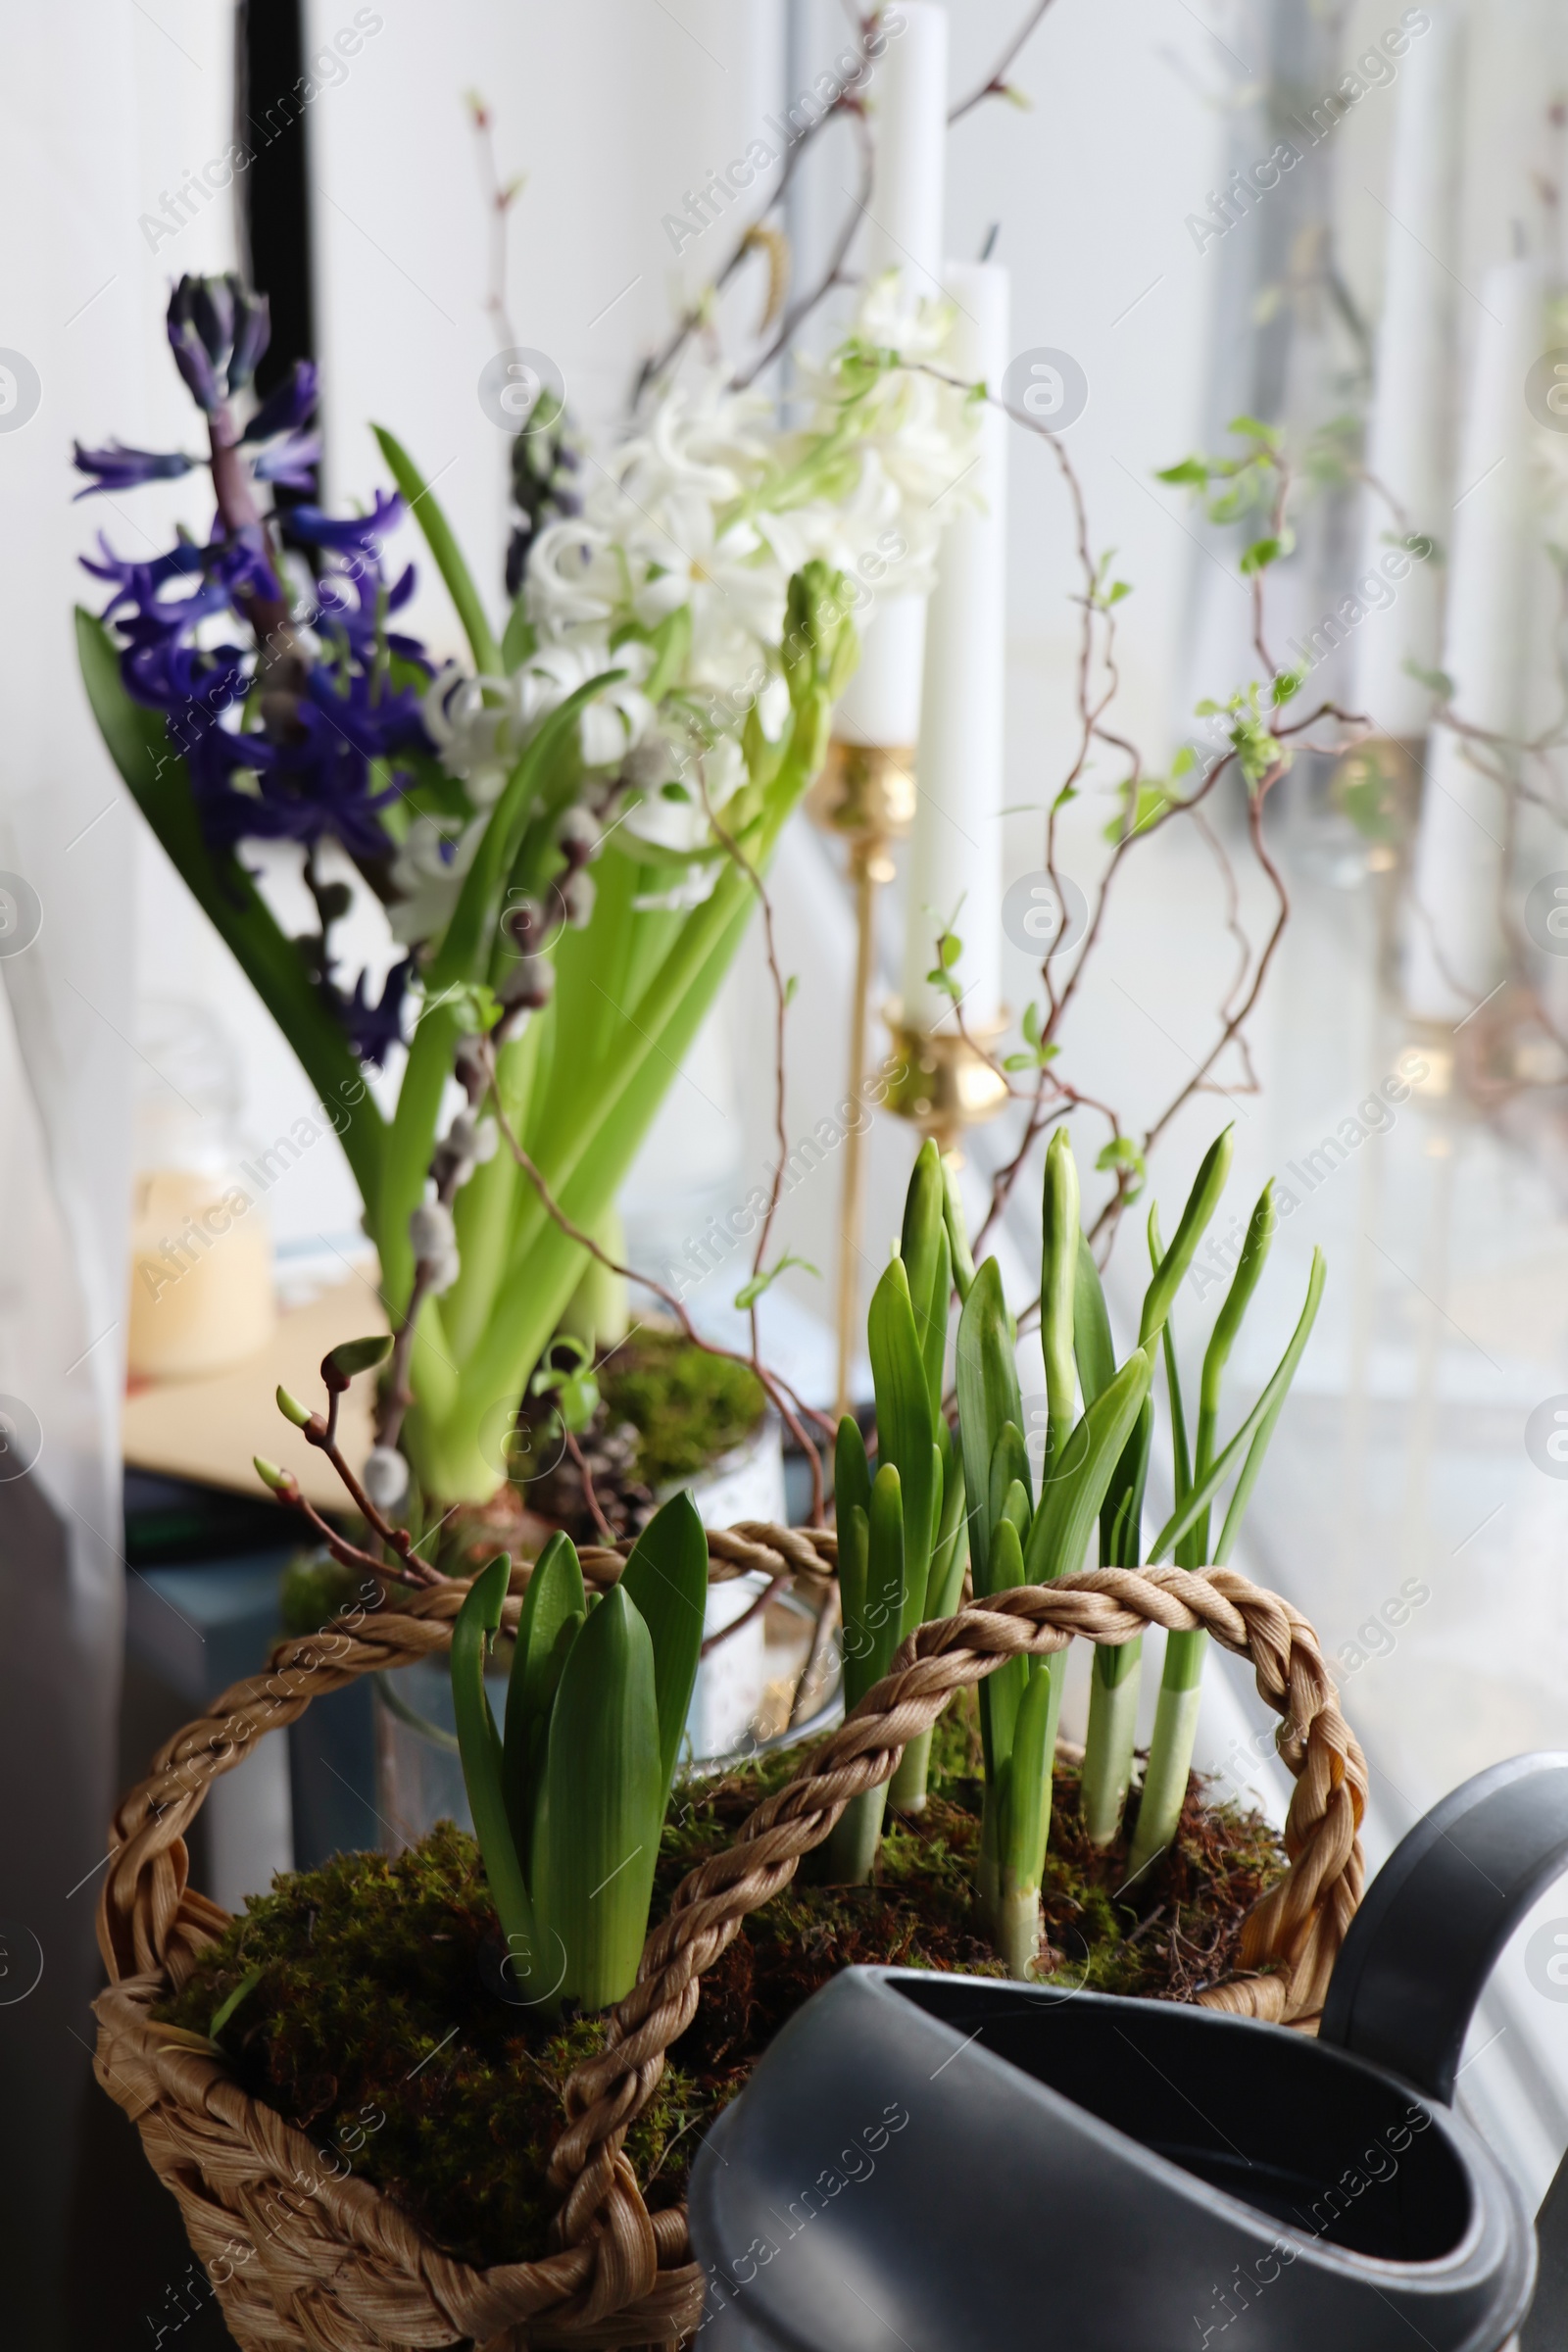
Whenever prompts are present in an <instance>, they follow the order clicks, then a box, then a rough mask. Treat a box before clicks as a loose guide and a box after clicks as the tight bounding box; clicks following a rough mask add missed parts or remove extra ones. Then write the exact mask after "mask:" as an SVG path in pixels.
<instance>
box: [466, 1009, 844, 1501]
mask: <svg viewBox="0 0 1568 2352" xmlns="http://www.w3.org/2000/svg"><path fill="white" fill-rule="evenodd" d="M485 1052H486V1055H487V1058H488V1069H489V1079H490V1100H491V1104H492V1107H493V1110H494V1114H495V1120H496V1124H497V1126H498V1127H499V1129H500V1131H501V1134H502V1136H503V1137H504V1139H505V1141H506V1145H507V1149H508V1151H509V1152H511V1153H512V1156H513V1158H514V1159H515V1161H516V1163H517V1165H518V1167H519V1168H520V1169H521V1170H522V1172H523V1174H524V1175H525V1176H526V1177H527V1179H528V1182H529V1183H530V1184H531V1185H532V1186H533V1188H534V1190H535V1192H536V1193H537V1194H538V1196H539V1199H540V1201H542V1203H543V1204H544V1208H545V1212H546V1214H547V1215H548V1216H549V1217H550V1218H551V1219H552V1221H553V1222H554V1223H555V1224H556V1225H558V1226H559V1227H560V1228H561V1231H562V1232H563V1233H564V1235H565V1236H566V1238H567V1240H568V1241H572V1242H576V1243H577V1244H578V1245H579V1247H580V1248H582V1249H584V1250H587V1251H588V1253H589V1255H590V1256H591V1257H594V1258H597V1259H598V1261H599V1263H600V1264H601V1265H602V1266H604V1267H606V1268H607V1269H608V1271H609V1272H610V1273H612V1274H615V1275H618V1276H619V1278H620V1279H621V1281H622V1282H633V1283H636V1284H637V1286H638V1287H639V1289H641V1290H645V1291H651V1292H652V1293H653V1296H654V1297H655V1298H656V1299H658V1300H659V1301H660V1303H661V1305H662V1306H664V1307H666V1308H667V1309H668V1311H669V1313H670V1314H672V1315H673V1316H674V1318H675V1320H676V1322H677V1323H678V1324H679V1325H680V1329H681V1335H682V1337H683V1338H684V1339H686V1340H689V1341H690V1343H691V1345H692V1346H693V1347H694V1348H703V1349H704V1350H705V1352H706V1353H707V1354H709V1355H717V1356H722V1357H723V1358H724V1359H725V1360H726V1361H727V1362H729V1363H732V1364H745V1365H746V1366H747V1368H748V1370H750V1371H751V1372H753V1373H755V1374H756V1376H757V1378H758V1380H760V1383H761V1385H762V1388H763V1390H764V1391H765V1393H766V1395H767V1396H768V1397H770V1398H771V1400H772V1402H773V1404H774V1406H775V1407H776V1409H777V1411H778V1414H779V1417H780V1419H781V1420H782V1421H783V1423H784V1426H785V1428H786V1429H787V1430H788V1431H789V1433H790V1435H791V1437H792V1438H793V1439H794V1440H795V1443H796V1444H797V1446H800V1448H801V1450H802V1452H803V1453H804V1454H805V1455H806V1457H807V1459H808V1461H809V1463H810V1465H811V1522H810V1523H811V1525H812V1526H813V1527H820V1526H821V1525H822V1523H823V1518H824V1494H825V1490H824V1487H823V1482H822V1462H821V1456H820V1454H819V1452H818V1450H817V1447H816V1446H814V1445H813V1444H812V1442H811V1440H810V1439H809V1437H808V1435H807V1432H806V1427H805V1424H806V1422H808V1421H814V1422H816V1423H817V1424H818V1425H819V1427H820V1428H821V1430H822V1432H823V1434H824V1435H825V1436H831V1435H832V1434H833V1433H832V1423H831V1422H830V1421H829V1419H828V1417H827V1415H826V1414H825V1413H819V1412H817V1411H816V1410H815V1409H814V1407H812V1406H811V1405H809V1404H807V1403H806V1402H805V1401H804V1400H803V1399H802V1398H801V1397H799V1396H798V1395H797V1394H796V1392H795V1390H794V1389H793V1388H792V1387H791V1386H790V1384H789V1382H788V1381H786V1380H785V1379H784V1378H783V1376H782V1374H780V1373H777V1372H774V1371H772V1370H770V1369H769V1367H768V1366H767V1365H766V1364H764V1363H762V1362H761V1361H760V1358H759V1357H757V1356H756V1355H743V1354H742V1353H741V1352H740V1350H739V1349H738V1348H721V1347H720V1346H719V1345H718V1343H717V1342H716V1341H714V1340H707V1339H704V1337H703V1335H702V1333H701V1332H700V1331H698V1329H697V1327H696V1325H695V1324H694V1323H693V1321H692V1319H691V1316H690V1315H689V1314H688V1312H687V1310H686V1303H685V1300H684V1299H681V1298H680V1297H679V1296H678V1295H677V1294H676V1293H675V1292H674V1291H672V1290H670V1289H668V1288H667V1286H666V1285H665V1284H663V1283H662V1282H656V1281H655V1280H654V1279H653V1277H652V1276H651V1275H648V1274H639V1273H638V1272H637V1271H636V1269H635V1268H634V1267H631V1266H624V1265H622V1264H621V1263H620V1261H619V1259H618V1258H614V1257H612V1255H611V1254H610V1251H609V1250H606V1249H605V1248H604V1247H603V1245H602V1244H601V1243H599V1242H597V1241H596V1240H595V1239H594V1237H593V1235H592V1234H591V1233H585V1232H584V1231H583V1229H582V1227H581V1226H580V1225H576V1224H574V1223H573V1222H572V1220H571V1218H570V1217H568V1216H567V1214H566V1212H565V1210H564V1208H563V1207H562V1205H561V1203H560V1201H558V1200H557V1199H556V1197H555V1195H554V1194H553V1193H552V1192H551V1190H550V1187H549V1185H548V1184H547V1183H546V1182H545V1178H544V1173H543V1170H542V1169H541V1168H540V1167H539V1166H538V1164H537V1162H536V1161H535V1160H534V1158H533V1157H532V1155H531V1154H530V1153H529V1152H528V1151H527V1150H526V1149H525V1147H524V1145H523V1143H522V1141H521V1139H520V1137H519V1136H518V1134H517V1132H516V1129H515V1127H514V1126H513V1124H512V1121H511V1119H510V1118H509V1117H508V1116H507V1108H506V1104H505V1103H503V1102H502V1100H501V1090H500V1087H499V1085H498V1083H497V1079H496V1069H495V1058H494V1055H493V1054H489V1051H488V1048H486V1049H485Z"/></svg>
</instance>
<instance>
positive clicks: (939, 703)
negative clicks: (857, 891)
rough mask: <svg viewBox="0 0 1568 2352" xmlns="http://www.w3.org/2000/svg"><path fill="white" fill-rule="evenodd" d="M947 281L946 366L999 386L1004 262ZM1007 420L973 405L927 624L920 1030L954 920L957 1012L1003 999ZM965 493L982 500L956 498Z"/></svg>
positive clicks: (1006, 296) (930, 1015)
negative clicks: (973, 442) (975, 416)
mask: <svg viewBox="0 0 1568 2352" xmlns="http://www.w3.org/2000/svg"><path fill="white" fill-rule="evenodd" d="M944 287H945V291H946V292H947V294H948V296H949V298H950V300H951V301H952V302H953V303H954V305H955V311H956V319H955V327H954V332H953V336H952V339H951V342H950V344H949V347H948V349H947V351H946V352H945V354H944V355H943V365H944V367H945V368H947V369H948V371H950V372H951V373H953V374H955V375H961V376H963V377H964V378H965V379H966V380H968V381H970V382H975V381H979V380H981V379H982V378H983V379H984V381H985V382H986V383H987V384H988V385H989V386H990V388H991V390H992V391H993V392H996V391H998V390H999V389H1000V387H1001V383H1002V377H1003V372H1004V370H1005V368H1006V365H1007V360H1008V356H1009V353H1008V332H1009V313H1010V288H1009V283H1008V276H1007V272H1006V270H1005V269H1003V268H1002V266H1001V265H1000V264H999V263H996V262H950V263H949V265H948V267H947V270H946V271H945V272H944ZM1010 430H1011V427H1010V425H1009V424H1008V421H1007V419H1006V417H1005V416H1004V415H1003V414H1002V412H1001V410H1000V409H997V408H993V407H987V408H986V409H985V410H984V411H983V412H982V415H981V419H980V427H979V438H978V444H977V448H976V452H975V456H974V459H973V461H972V463H973V471H972V472H968V474H967V478H963V477H960V479H959V480H958V481H957V482H956V483H955V485H954V489H953V494H952V495H953V502H954V506H955V512H954V515H953V517H952V519H951V520H950V521H949V523H948V525H947V527H946V529H945V530H944V532H943V534H942V545H941V549H940V551H939V554H938V557H937V584H936V587H935V589H934V590H933V592H932V597H931V610H930V614H929V618H928V623H927V630H926V659H925V688H924V695H923V698H922V702H921V708H920V732H919V737H918V746H919V748H918V752H917V754H916V760H915V772H916V781H917V786H918V791H917V795H916V800H915V811H914V825H913V828H912V831H911V834H910V840H909V866H908V899H907V919H906V928H905V953H904V975H903V980H904V1011H905V1018H906V1019H907V1020H909V1021H912V1022H913V1023H914V1024H915V1025H916V1026H917V1027H919V1028H922V1029H927V1030H929V1029H933V1028H935V1027H936V1026H937V1025H938V1024H939V1022H942V1021H943V1019H944V1016H949V1015H951V1006H950V1005H949V1001H948V999H947V997H946V996H944V995H943V994H942V992H941V991H940V990H937V989H934V988H933V987H932V986H931V985H930V983H929V981H928V980H927V979H926V974H927V972H929V971H930V970H931V969H932V968H933V966H934V963H935V959H936V941H937V935H938V933H939V931H941V930H942V928H943V927H944V926H945V925H946V924H948V923H950V922H953V923H954V928H955V929H956V934H957V936H958V937H959V938H960V939H961V940H962V942H963V954H962V957H961V959H960V961H959V963H958V965H957V968H956V977H957V980H958V982H959V984H960V986H961V988H962V990H963V1016H964V1021H965V1023H966V1024H967V1025H969V1026H974V1025H976V1024H980V1025H983V1024H985V1023H987V1022H989V1021H991V1020H992V1019H994V1017H995V1016H996V1013H997V1011H998V1010H999V1008H1000V1005H1001V999H1002V942H1001V912H1002V806H1003V756H1004V719H1005V690H1006V564H1007V527H1006V500H1007V436H1008V433H1009V432H1010ZM971 494H977V496H978V499H979V501H980V503H979V504H978V505H971V504H968V503H962V504H960V503H959V502H960V501H967V500H968V499H969V497H970V496H971ZM955 915H956V922H955V921H954V918H955ZM948 1025H950V1026H951V1025H952V1024H951V1018H950V1019H949V1024H948Z"/></svg>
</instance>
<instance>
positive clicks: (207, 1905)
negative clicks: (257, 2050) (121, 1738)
mask: <svg viewBox="0 0 1568 2352" xmlns="http://www.w3.org/2000/svg"><path fill="white" fill-rule="evenodd" d="M629 1549H630V1546H629V1545H628V1546H626V1549H625V1550H621V1549H614V1550H612V1549H609V1548H606V1547H604V1546H601V1545H595V1544H585V1545H584V1546H583V1547H582V1550H581V1551H580V1553H579V1555H578V1556H579V1558H580V1560H581V1562H582V1570H583V1575H584V1577H585V1579H586V1580H587V1582H588V1583H589V1584H591V1585H593V1586H595V1587H598V1588H600V1589H603V1588H604V1587H605V1586H608V1585H612V1584H613V1583H614V1581H615V1579H616V1578H617V1577H618V1576H619V1574H620V1572H621V1570H622V1568H624V1566H625V1564H626V1550H629ZM708 1553H709V1575H710V1579H711V1582H713V1583H720V1582H723V1581H725V1580H726V1579H729V1578H732V1577H736V1576H744V1575H746V1574H748V1573H749V1572H753V1571H760V1573H761V1574H763V1575H765V1576H767V1577H768V1578H770V1579H772V1578H776V1577H783V1576H795V1577H798V1578H809V1579H810V1580H812V1581H813V1582H815V1583H816V1584H817V1585H819V1586H820V1585H823V1584H826V1583H830V1582H831V1581H832V1579H833V1578H834V1577H835V1576H836V1574H837V1568H838V1538H837V1536H835V1535H834V1534H833V1533H832V1532H831V1531H830V1530H826V1529H805V1528H796V1527H774V1526H772V1525H770V1524H769V1523H767V1522H765V1521H760V1520H749V1519H748V1520H742V1521H741V1522H740V1524H739V1525H738V1526H735V1527H731V1528H724V1529H722V1530H720V1529H710V1530H709V1531H708ZM530 1574H531V1569H530V1568H529V1567H528V1566H525V1565H524V1566H517V1567H515V1568H514V1569H513V1572H512V1581H511V1585H510V1587H509V1591H508V1597H507V1599H506V1601H505V1603H504V1604H503V1608H502V1619H501V1623H502V1631H503V1632H504V1633H507V1634H512V1633H515V1631H516V1625H517V1613H518V1611H519V1609H520V1608H521V1606H522V1595H523V1593H525V1592H526V1590H527V1585H528V1578H529V1575H530ZM467 1589H468V1588H467V1586H466V1584H458V1583H453V1584H448V1585H436V1586H433V1587H430V1588H428V1589H426V1590H423V1591H420V1592H415V1593H401V1592H400V1593H397V1595H396V1599H395V1603H394V1602H393V1601H392V1600H390V1599H389V1600H388V1602H387V1603H386V1604H385V1605H383V1606H382V1607H380V1608H377V1609H375V1610H373V1611H371V1610H368V1609H364V1608H361V1609H351V1610H349V1611H348V1612H347V1613H346V1614H345V1615H344V1616H342V1617H340V1618H338V1619H336V1620H335V1622H334V1623H333V1624H331V1625H329V1626H325V1627H323V1628H322V1630H321V1631H320V1632H319V1633H318V1634H308V1635H304V1636H296V1637H294V1638H291V1639H289V1640H285V1641H282V1642H276V1643H274V1645H273V1647H272V1649H271V1651H270V1655H269V1659H268V1668H267V1672H266V1673H265V1674H256V1675H248V1676H247V1677H246V1678H245V1680H244V1681H243V1682H238V1683H234V1684H231V1685H230V1687H229V1689H228V1690H226V1691H223V1692H222V1693H221V1696H220V1697H218V1698H215V1699H214V1700H213V1701H212V1703H211V1705H210V1707H209V1709H208V1711H207V1713H206V1714H205V1715H201V1716H198V1717H197V1719H196V1720H195V1722H194V1723H188V1724H186V1726H185V1728H184V1730H183V1731H180V1732H176V1733H175V1734H174V1737H173V1738H172V1740H167V1741H166V1742H165V1744H164V1745H163V1746H162V1747H161V1748H160V1749H159V1750H158V1753H157V1754H156V1756H154V1758H153V1761H152V1765H151V1768H150V1770H149V1771H148V1774H147V1777H146V1779H145V1780H143V1781H141V1782H139V1783H138V1784H137V1786H136V1787H135V1788H134V1789H131V1791H130V1793H129V1794H128V1795H127V1796H126V1797H125V1798H124V1799H123V1802H122V1804H121V1805H120V1807H119V1809H118V1811H117V1812H116V1814H115V1817H114V1820H113V1822H112V1823H111V1824H110V1830H109V1869H108V1873H107V1875H106V1877H105V1881H104V1887H103V1892H102V1894H101V1895H100V1897H99V1902H98V1948H99V1950H100V1951H101V1952H102V1954H103V1958H104V1965H105V1967H106V1968H107V1969H108V1971H109V1976H110V1981H111V1983H114V1984H118V1983H119V1982H120V1981H121V1979H122V1978H123V1977H127V1976H139V1975H142V1974H144V1973H145V1972H146V1971H148V1970H151V1969H167V1970H168V1971H169V1974H170V1977H171V1980H172V1984H173V1985H174V1987H175V1989H176V1990H177V1989H178V1988H179V1986H180V1985H183V1984H184V1982H185V1980H186V1978H187V1977H188V1976H189V1974H190V1971H191V1968H192V1966H193V1965H194V1962H195V1959H196V1955H197V1953H198V1952H200V1951H201V1950H202V1949H203V1947H204V1946H205V1945H206V1944H208V1943H211V1942H212V1941H213V1940H214V1939H215V1937H217V1936H220V1935H221V1933H222V1931H223V1929H224V1927H226V1925H227V1924H228V1914H227V1913H226V1912H225V1911H222V1910H221V1909H220V1908H219V1906H218V1905H217V1904H216V1903H213V1902H209V1900H208V1899H207V1897H206V1896H205V1895H202V1894H198V1893H196V1892H194V1891H193V1890H192V1889H191V1888H190V1887H189V1884H188V1881H189V1873H190V1856H189V1851H188V1848H187V1847H186V1844H185V1832H186V1830H187V1829H188V1828H189V1827H190V1824H191V1822H192V1821H193V1820H194V1819H195V1817H196V1815H197V1814H198V1813H199V1812H200V1810H201V1807H202V1802H203V1799H204V1798H205V1797H206V1794H207V1791H208V1789H210V1788H211V1786H212V1784H213V1782H214V1781H215V1780H217V1779H218V1777H219V1776H220V1774H221V1773H225V1772H232V1771H233V1769H234V1767H235V1766H236V1765H238V1764H242V1763H243V1762H244V1761H245V1758H246V1756H247V1755H248V1754H249V1752H250V1747H251V1743H252V1741H253V1740H258V1739H260V1738H263V1737H264V1736H265V1735H266V1734H267V1733H268V1732H275V1731H280V1730H282V1729H283V1728H284V1726H286V1725H288V1724H291V1723H293V1722H295V1721H296V1720H297V1718H298V1717H299V1716H301V1715H303V1714H304V1712H305V1709H306V1708H307V1707H308V1706H309V1705H310V1703H311V1700H312V1699H313V1698H324V1697H325V1696H326V1695H327V1694H328V1692H330V1691H341V1690H343V1689H344V1688H345V1687H346V1686H347V1685H348V1684H350V1683H352V1682H356V1681H357V1680H358V1679H359V1677H360V1676H361V1675H362V1674H382V1673H386V1672H388V1671H389V1670H390V1669H392V1668H394V1667H398V1666H406V1665H408V1664H409V1663H410V1662H411V1661H413V1660H415V1659H417V1658H427V1657H434V1656H439V1655H440V1654H441V1653H442V1652H443V1651H445V1650H447V1649H448V1648H450V1646H451V1642H452V1627H453V1624H454V1621H455V1620H456V1618H457V1614H458V1611H459V1610H460V1609H461V1607H462V1606H463V1602H464V1599H465V1596H466V1593H467Z"/></svg>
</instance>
